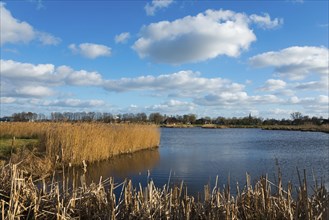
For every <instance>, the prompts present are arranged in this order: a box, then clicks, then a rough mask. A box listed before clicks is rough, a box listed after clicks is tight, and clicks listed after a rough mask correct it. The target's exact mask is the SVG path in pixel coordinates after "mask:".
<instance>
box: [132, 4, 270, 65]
mask: <svg viewBox="0 0 329 220" xmlns="http://www.w3.org/2000/svg"><path fill="white" fill-rule="evenodd" d="M254 16H256V15H254ZM266 19H269V21H268V22H269V23H271V22H273V23H276V22H275V20H274V21H271V20H270V18H266ZM266 21H267V20H266ZM249 22H250V19H249V18H248V16H247V15H245V14H242V13H236V12H234V11H229V10H218V11H216V10H207V11H206V12H204V13H200V14H198V15H196V16H186V17H184V18H181V19H177V20H174V21H172V22H170V21H161V22H158V23H152V24H150V25H147V26H144V27H143V28H142V29H141V31H140V35H141V37H140V38H139V39H138V40H137V41H136V42H135V43H134V45H133V47H132V48H133V49H134V50H135V51H136V52H137V53H138V55H139V56H140V57H141V58H145V57H149V58H150V59H151V60H153V61H156V62H160V63H169V64H183V63H190V62H199V61H204V60H207V59H212V58H215V57H218V56H220V55H226V56H230V57H237V56H239V55H240V53H241V52H242V51H244V50H247V49H248V48H249V46H250V44H251V43H252V42H253V41H255V40H256V36H255V34H254V33H253V30H252V29H250V28H249ZM258 23H260V21H259V22H258ZM263 23H264V22H263ZM272 26H273V25H272Z"/></svg>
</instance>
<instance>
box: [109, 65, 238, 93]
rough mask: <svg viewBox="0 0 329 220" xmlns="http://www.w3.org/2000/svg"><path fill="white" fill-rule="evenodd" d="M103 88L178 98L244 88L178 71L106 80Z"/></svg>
mask: <svg viewBox="0 0 329 220" xmlns="http://www.w3.org/2000/svg"><path fill="white" fill-rule="evenodd" d="M104 88H105V89H106V90H109V91H115V92H124V91H133V90H149V91H159V92H161V91H164V92H167V93H168V92H171V93H177V95H178V96H191V95H192V93H191V91H193V94H199V93H205V92H208V91H223V90H231V91H241V90H242V89H243V88H244V86H243V85H241V84H238V83H232V82H231V81H230V80H227V79H222V78H210V79H209V78H203V77H200V73H197V72H193V71H179V72H177V73H172V74H164V75H159V76H140V77H136V78H121V79H118V80H106V81H105V82H104Z"/></svg>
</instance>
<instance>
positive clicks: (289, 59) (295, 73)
mask: <svg viewBox="0 0 329 220" xmlns="http://www.w3.org/2000/svg"><path fill="white" fill-rule="evenodd" d="M328 54H329V51H328V48H325V47H308V46H305V47H298V46H295V47H289V48H286V49H283V50H280V51H278V52H274V51H271V52H266V53H263V54H259V55H256V56H254V57H252V58H250V64H251V65H252V66H254V67H259V68H262V67H274V69H275V74H276V75H278V76H280V77H285V78H288V79H290V80H302V79H304V78H306V77H307V76H308V75H310V74H317V75H320V77H323V76H327V75H328V74H329V67H328V59H329V56H328Z"/></svg>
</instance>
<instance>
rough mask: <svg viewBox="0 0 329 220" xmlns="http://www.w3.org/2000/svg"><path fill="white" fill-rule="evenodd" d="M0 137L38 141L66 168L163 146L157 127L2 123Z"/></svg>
mask: <svg viewBox="0 0 329 220" xmlns="http://www.w3.org/2000/svg"><path fill="white" fill-rule="evenodd" d="M0 137H2V138H4V137H6V138H13V137H16V138H38V139H39V140H40V142H39V143H40V144H39V149H38V150H39V151H41V152H45V153H46V156H47V157H49V158H50V159H51V160H53V161H54V160H56V158H57V159H59V161H60V162H63V163H65V164H68V163H71V164H78V163H81V161H88V162H93V161H99V160H104V159H108V158H110V157H112V156H114V155H118V154H122V153H130V152H134V151H138V150H142V149H147V148H151V147H156V146H159V142H160V132H159V129H158V128H157V127H156V126H154V125H136V124H129V125H128V124H126V125H119V124H117V125H112V124H104V123H28V122H17V123H1V124H0Z"/></svg>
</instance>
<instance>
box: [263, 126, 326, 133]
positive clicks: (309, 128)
mask: <svg viewBox="0 0 329 220" xmlns="http://www.w3.org/2000/svg"><path fill="white" fill-rule="evenodd" d="M261 128H262V129H264V130H287V131H311V132H325V133H329V125H267V126H261Z"/></svg>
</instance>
